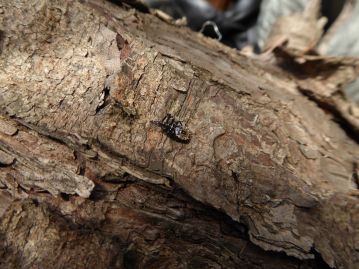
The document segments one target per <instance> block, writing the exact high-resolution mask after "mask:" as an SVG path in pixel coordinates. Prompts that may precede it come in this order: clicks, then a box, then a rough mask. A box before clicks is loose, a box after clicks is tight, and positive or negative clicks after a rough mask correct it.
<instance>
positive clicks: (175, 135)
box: [151, 114, 191, 144]
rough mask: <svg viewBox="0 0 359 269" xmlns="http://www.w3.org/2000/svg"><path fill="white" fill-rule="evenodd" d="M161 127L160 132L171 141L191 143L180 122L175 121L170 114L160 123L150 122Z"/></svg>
mask: <svg viewBox="0 0 359 269" xmlns="http://www.w3.org/2000/svg"><path fill="white" fill-rule="evenodd" d="M151 122H152V123H153V124H156V125H157V126H159V127H161V129H162V131H163V132H164V133H165V134H166V135H167V136H168V137H169V138H171V139H173V140H175V141H177V142H179V143H184V144H188V143H189V142H190V141H191V135H190V133H189V132H188V131H187V130H186V129H185V127H184V126H183V124H182V122H180V121H177V120H175V118H174V117H173V116H172V115H171V114H167V115H166V116H165V117H164V118H163V119H162V121H151Z"/></svg>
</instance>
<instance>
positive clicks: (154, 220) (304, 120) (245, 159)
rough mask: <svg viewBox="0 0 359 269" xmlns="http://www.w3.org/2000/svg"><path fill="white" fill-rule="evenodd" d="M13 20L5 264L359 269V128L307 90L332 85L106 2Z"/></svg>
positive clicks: (3, 59) (0, 228)
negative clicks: (184, 136) (166, 125)
mask: <svg viewBox="0 0 359 269" xmlns="http://www.w3.org/2000/svg"><path fill="white" fill-rule="evenodd" d="M0 19H1V20H0V21H1V24H0V31H1V32H0V33H1V35H0V45H1V46H0V49H1V50H0V67H1V68H0V111H1V113H0V115H1V117H0V201H1V206H0V216H1V218H0V238H1V239H2V240H0V245H1V247H2V248H0V257H1V261H0V267H1V268H65V267H66V268H329V267H332V268H334V267H336V268H356V267H357V266H358V264H359V255H358V251H359V232H358V231H359V218H358V216H359V204H358V198H359V191H358V185H357V184H358V182H356V181H357V167H358V156H359V145H358V140H359V139H358V136H356V133H355V130H356V129H355V128H353V130H354V131H353V132H354V135H353V132H352V131H351V130H352V129H351V127H352V126H351V125H350V123H349V124H343V122H342V121H341V122H339V121H338V118H337V114H336V113H332V110H327V109H326V108H325V107H324V106H321V105H319V104H318V102H317V99H314V98H308V95H307V94H305V93H307V92H308V91H309V90H315V89H316V88H317V87H318V86H317V84H318V83H322V84H321V85H324V86H325V85H327V84H329V83H332V81H331V80H330V79H327V77H323V78H320V79H317V80H315V79H313V77H311V78H310V79H308V75H307V76H306V77H305V76H304V77H303V76H302V77H300V76H297V75H295V74H293V73H291V71H290V70H287V71H286V70H283V69H281V68H279V67H276V66H274V65H271V64H270V63H268V62H264V61H263V59H255V58H250V57H247V56H245V55H242V54H241V53H239V52H238V51H236V50H234V49H230V48H228V47H226V46H224V45H222V44H220V43H218V42H217V41H215V40H212V39H208V38H205V37H203V36H201V35H200V34H198V33H194V32H192V31H190V30H189V29H187V28H186V27H183V26H178V25H175V23H174V22H171V21H168V20H165V21H164V20H163V19H161V18H158V17H156V16H154V15H151V14H146V13H141V12H139V11H136V10H134V9H132V8H130V7H129V6H127V5H122V6H116V5H114V4H112V3H109V2H107V1H65V0H53V1H50V0H42V1H36V0H32V1H17V2H16V3H11V2H10V1H6V0H1V1H0ZM355 68H356V67H355ZM355 68H353V69H352V70H354V71H355V72H354V71H353V73H355V74H356V72H357V69H355ZM326 83H327V84H326ZM303 85H305V89H306V91H303ZM331 85H332V84H331ZM324 86H322V87H324ZM338 87H339V86H338ZM342 102H344V101H342ZM167 114H171V115H172V116H174V118H175V120H176V121H180V122H182V123H183V130H184V131H183V132H185V131H186V132H188V133H189V134H190V141H189V143H181V141H178V140H176V139H173V138H174V137H173V135H172V136H171V134H168V133H166V130H162V129H161V128H160V126H158V124H154V122H158V121H161V120H162V119H163V118H164V117H165V115H167ZM340 120H345V119H342V118H340Z"/></svg>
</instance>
